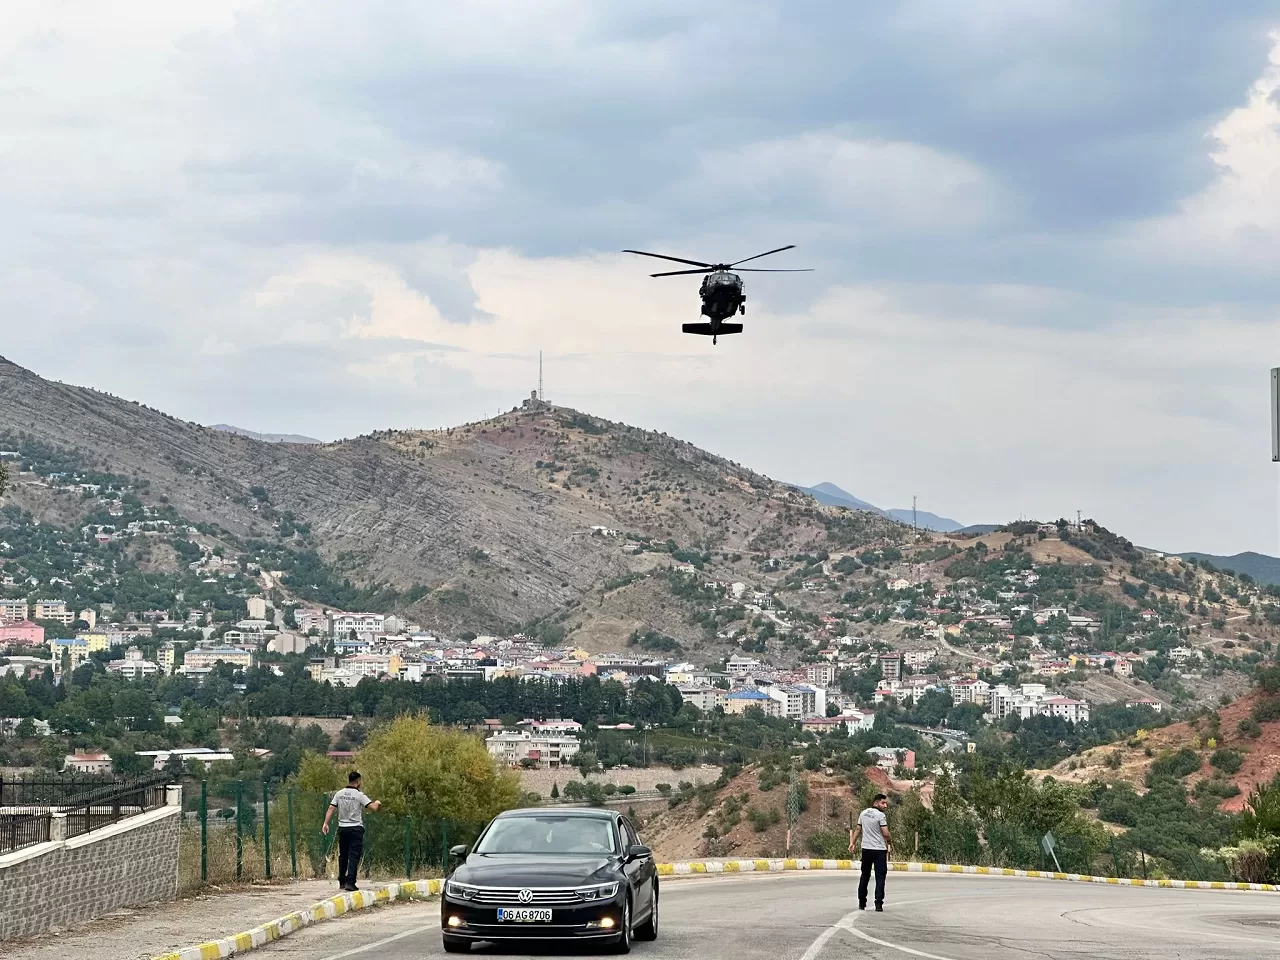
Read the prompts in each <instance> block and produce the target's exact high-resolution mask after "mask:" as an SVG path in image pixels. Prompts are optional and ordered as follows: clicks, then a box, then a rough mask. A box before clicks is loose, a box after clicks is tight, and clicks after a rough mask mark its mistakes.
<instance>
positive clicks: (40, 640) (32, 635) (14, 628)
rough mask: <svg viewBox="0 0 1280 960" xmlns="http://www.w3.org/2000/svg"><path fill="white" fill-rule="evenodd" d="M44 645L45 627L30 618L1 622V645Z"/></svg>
mask: <svg viewBox="0 0 1280 960" xmlns="http://www.w3.org/2000/svg"><path fill="white" fill-rule="evenodd" d="M9 646H18V647H43V646H44V627H42V626H40V624H38V623H32V622H31V621H30V620H19V621H17V622H16V623H0V647H9Z"/></svg>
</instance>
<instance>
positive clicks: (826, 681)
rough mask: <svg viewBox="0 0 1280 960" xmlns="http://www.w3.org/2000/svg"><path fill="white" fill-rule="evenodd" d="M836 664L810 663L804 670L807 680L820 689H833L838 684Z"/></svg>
mask: <svg viewBox="0 0 1280 960" xmlns="http://www.w3.org/2000/svg"><path fill="white" fill-rule="evenodd" d="M836 673H837V670H836V665H835V664H834V663H810V664H807V665H806V666H805V668H804V676H805V679H806V680H808V681H809V682H810V683H812V684H814V685H816V686H819V687H831V686H834V685H835V682H836Z"/></svg>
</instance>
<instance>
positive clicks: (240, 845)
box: [236, 780, 244, 883]
mask: <svg viewBox="0 0 1280 960" xmlns="http://www.w3.org/2000/svg"><path fill="white" fill-rule="evenodd" d="M243 801H244V781H243V780H237V781H236V882H237V883H238V882H239V881H240V876H241V874H242V873H243V872H244V824H243V822H242V819H241V817H242V811H241V807H242V806H243Z"/></svg>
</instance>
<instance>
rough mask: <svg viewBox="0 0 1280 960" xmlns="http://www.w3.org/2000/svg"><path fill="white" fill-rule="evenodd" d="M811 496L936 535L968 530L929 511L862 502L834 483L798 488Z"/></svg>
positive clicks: (829, 504) (947, 518) (819, 500)
mask: <svg viewBox="0 0 1280 960" xmlns="http://www.w3.org/2000/svg"><path fill="white" fill-rule="evenodd" d="M796 489H797V490H802V491H804V492H805V493H807V494H809V495H810V496H811V497H813V498H814V499H815V500H817V501H818V502H819V503H825V504H826V505H827V506H830V507H845V508H846V509H850V510H870V511H872V512H873V513H879V514H881V515H883V516H886V517H888V518H889V519H891V520H897V521H899V522H901V523H905V524H911V523H912V522H914V523H915V524H916V526H917V527H919V529H921V530H932V531H934V532H935V533H954V532H955V531H957V530H961V529H966V528H965V527H964V524H962V523H960V521H958V520H952V519H951V518H950V517H940V516H938V515H937V514H936V513H930V512H929V511H927V510H917V511H916V512H915V513H914V514H913V513H912V511H911V510H909V509H902V508H891V509H888V510H885V509H882V508H880V507H877V506H875V505H874V504H871V503H867V501H865V500H860V499H858V498H857V497H855V496H854V495H853V494H851V493H849V492H848V491H845V490H842V489H840V488H839V487H837V486H836V485H835V484H834V483H826V482H824V483H818V484H814V485H813V486H812V487H802V486H798V487H796Z"/></svg>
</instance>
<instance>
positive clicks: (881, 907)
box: [876, 903, 884, 913]
mask: <svg viewBox="0 0 1280 960" xmlns="http://www.w3.org/2000/svg"><path fill="white" fill-rule="evenodd" d="M876 913H884V907H883V906H881V905H880V904H878V903H877V904H876Z"/></svg>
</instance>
